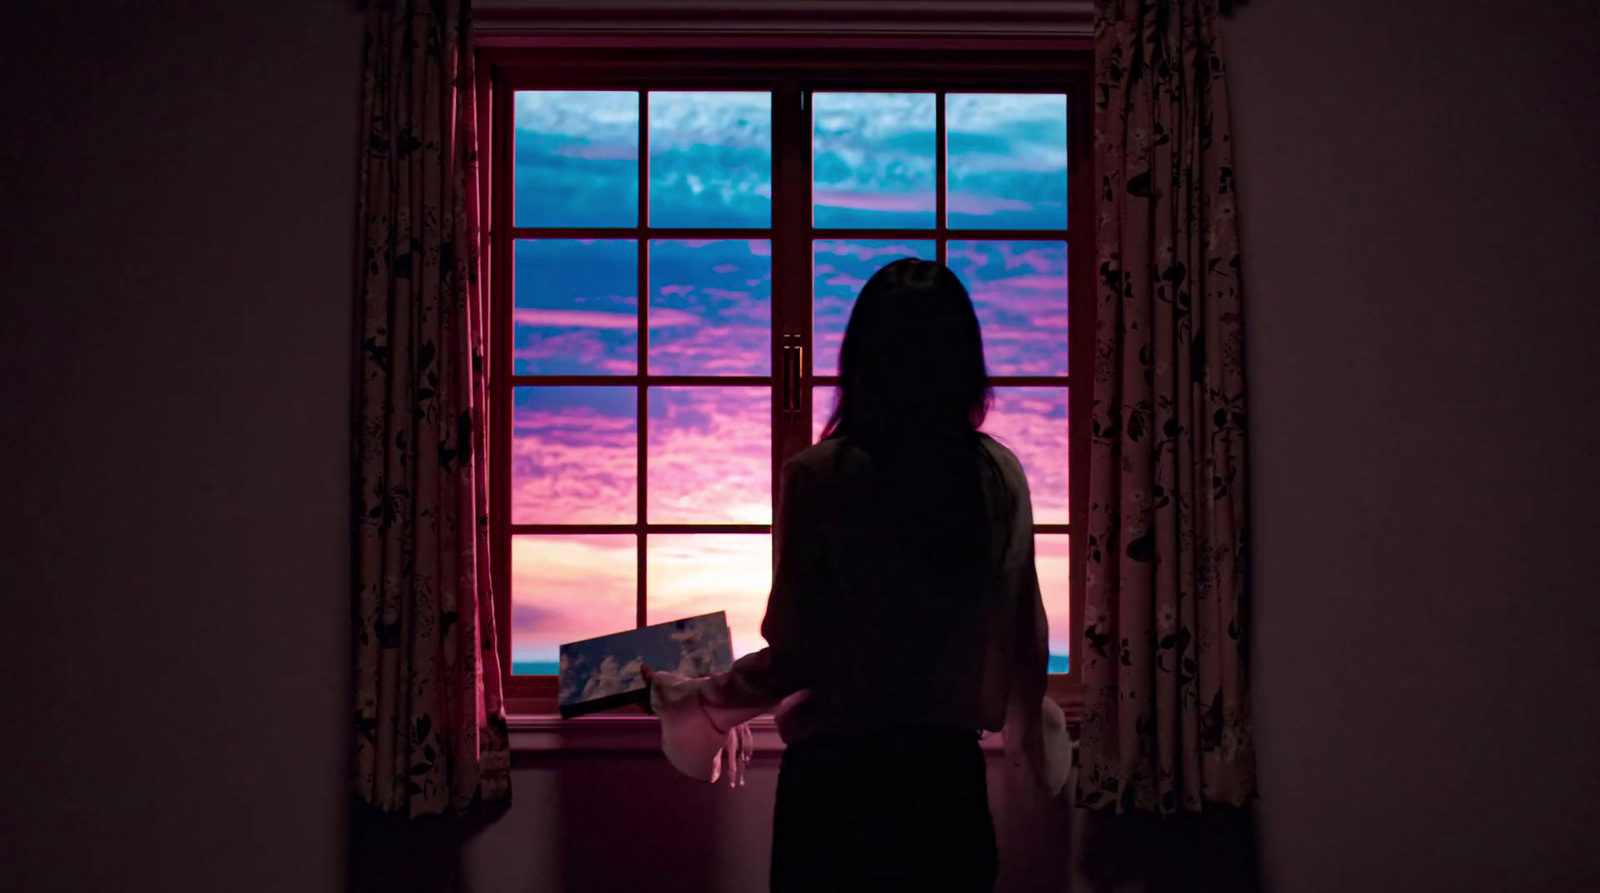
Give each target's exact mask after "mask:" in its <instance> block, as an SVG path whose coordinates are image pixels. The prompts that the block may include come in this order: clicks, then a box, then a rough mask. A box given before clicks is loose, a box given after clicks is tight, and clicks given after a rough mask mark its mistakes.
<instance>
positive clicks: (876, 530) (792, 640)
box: [650, 437, 1071, 795]
mask: <svg viewBox="0 0 1600 893" xmlns="http://www.w3.org/2000/svg"><path fill="white" fill-rule="evenodd" d="M982 449H984V450H985V451H986V452H987V454H988V457H989V458H990V459H991V460H992V461H993V465H994V467H995V468H997V469H998V471H999V475H998V482H997V483H994V482H990V483H986V487H987V488H989V490H988V491H987V492H986V493H985V496H986V497H987V502H988V504H989V505H990V506H992V507H993V508H992V512H993V515H994V516H993V517H991V523H990V524H989V529H990V530H991V531H993V532H994V536H995V542H994V543H993V544H992V545H993V546H994V547H995V548H997V549H1003V554H1004V556H1005V557H1004V560H1003V561H1002V562H1000V563H999V566H998V568H997V570H996V572H995V573H994V574H993V575H992V576H990V577H989V578H988V579H987V580H985V581H979V582H976V583H975V584H974V585H975V586H981V587H983V588H984V590H985V591H984V592H982V593H973V596H974V597H972V598H969V599H965V600H964V604H966V605H968V606H969V607H966V608H963V609H958V610H954V611H952V610H942V611H941V610H936V609H933V608H930V607H929V606H928V605H927V603H926V601H925V599H926V596H927V593H925V592H919V591H917V587H916V586H914V585H904V581H906V580H907V579H908V578H911V577H914V576H916V575H917V574H918V573H919V572H920V573H922V574H923V575H925V574H926V568H925V567H923V568H911V567H909V566H908V562H916V561H919V560H920V561H922V562H924V563H925V562H926V557H925V556H918V555H915V554H912V553H910V552H908V550H906V549H905V548H899V547H897V543H898V542H900V541H899V540H897V538H896V537H895V535H894V530H893V529H892V528H893V527H894V525H895V519H894V518H891V517H885V516H884V513H883V511H882V510H881V509H879V510H876V511H875V510H873V509H872V506H873V505H874V504H875V503H874V501H873V500H872V498H871V497H870V495H869V494H868V492H867V490H866V488H867V487H869V486H871V481H872V476H873V468H872V462H873V460H872V457H871V456H869V455H868V454H867V453H865V452H863V451H862V450H859V449H855V448H853V447H851V446H849V445H848V444H847V442H845V441H843V440H838V439H834V440H826V441H823V442H822V443H820V444H817V445H816V446H814V447H812V448H810V449H808V450H806V451H804V452H802V453H800V454H799V455H798V456H795V457H794V458H793V459H791V460H790V461H789V462H788V463H787V464H786V465H785V466H784V468H783V474H782V476H781V485H780V491H779V504H778V513H777V519H776V523H775V524H774V526H773V548H774V551H775V553H776V559H777V561H776V564H775V567H774V572H773V583H772V593H771V595H770V597H769V599H768V602H767V613H766V617H765V619H764V620H763V621H762V624H761V634H762V636H763V637H764V638H766V640H767V642H768V647H766V648H763V649H761V650H760V651H756V652H754V653H751V654H747V655H745V656H744V657H742V658H740V659H739V660H737V661H735V662H734V664H733V666H732V668H731V669H729V670H728V671H727V672H724V673H720V674H718V675H716V676H711V677H706V678H700V679H688V678H684V677H681V676H677V675H674V674H671V673H658V674H656V676H655V679H654V682H653V683H652V685H651V693H650V699H651V704H652V706H653V708H654V710H655V712H656V713H657V715H659V716H660V717H661V724H662V747H663V750H664V751H665V753H666V755H667V758H668V759H669V760H670V761H671V762H672V764H673V765H674V766H675V767H677V768H678V769H679V771H681V772H683V773H684V774H686V775H689V776H691V777H694V778H699V779H702V780H706V781H715V780H717V779H718V778H719V777H724V776H726V777H728V778H729V780H730V781H738V780H739V778H740V777H741V776H742V766H743V764H744V762H745V761H746V760H748V758H749V748H750V741H751V739H750V733H749V730H748V728H747V727H745V726H744V725H743V724H744V723H745V722H747V721H748V720H750V719H752V718H754V717H756V716H759V715H760V714H762V713H766V712H768V711H775V714H776V720H777V725H778V731H779V734H780V735H782V737H783V740H784V741H785V742H787V743H791V744H792V743H795V742H797V741H803V740H805V739H807V738H810V737H813V736H817V735H826V734H851V733H868V732H873V731H879V730H883V729H887V728H894V727H904V726H931V725H938V726H951V727H956V728H970V729H973V730H975V731H977V730H983V731H990V732H1002V733H1003V735H1004V742H1005V749H1006V753H1007V757H1008V759H1009V760H1010V761H1011V763H1012V765H1013V766H1014V767H1015V768H1017V769H1026V770H1027V771H1028V772H1029V773H1030V774H1031V775H1032V777H1033V778H1034V779H1035V780H1036V781H1037V782H1038V783H1039V784H1040V785H1041V786H1042V787H1043V788H1044V789H1045V790H1046V791H1047V792H1049V793H1050V794H1052V795H1054V794H1055V793H1057V792H1059V791H1060V789H1061V788H1062V786H1063V785H1064V784H1065V782H1066V778H1067V775H1068V771H1069V768H1070V762H1071V743H1070V741H1069V740H1068V738H1067V734H1066V729H1065V725H1064V722H1063V719H1062V714H1061V711H1060V709H1059V708H1058V707H1057V706H1056V705H1055V703H1054V702H1052V701H1051V700H1050V699H1049V698H1048V697H1047V696H1046V692H1045V685H1046V678H1047V676H1046V674H1047V669H1046V668H1047V665H1048V658H1049V654H1048V647H1049V646H1048V638H1047V628H1046V623H1047V622H1046V618H1045V612H1044V604H1043V601H1042V600H1041V598H1040V594H1039V579H1038V574H1037V572H1036V570H1035V567H1034V548H1033V510H1032V506H1031V504H1030V501H1029V496H1028V482H1027V478H1026V477H1025V476H1024V474H1023V470H1022V465H1021V463H1019V462H1018V461H1017V458H1016V456H1015V455H1013V454H1012V453H1011V451H1010V450H1008V449H1006V448H1005V447H1004V446H1001V445H1000V444H999V443H998V442H996V441H994V440H992V439H990V438H988V437H983V438H982ZM985 480H986V481H990V478H989V476H986V477H985ZM927 484H928V486H929V487H937V486H939V482H938V481H929V482H927ZM994 487H998V488H999V490H1000V492H993V488H994ZM724 766H726V767H727V771H725V770H724V768H723V767H724Z"/></svg>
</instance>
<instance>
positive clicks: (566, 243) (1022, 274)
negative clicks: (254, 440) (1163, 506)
mask: <svg viewBox="0 0 1600 893" xmlns="http://www.w3.org/2000/svg"><path fill="white" fill-rule="evenodd" d="M492 72H493V73H492V76H491V77H490V78H489V79H488V80H489V88H488V89H489V92H490V94H491V95H492V102H491V103H489V104H488V111H487V114H488V115H489V116H491V117H490V120H489V121H488V122H487V123H488V126H487V127H485V128H483V129H484V131H485V133H486V135H488V139H487V140H486V149H487V151H488V154H489V156H490V159H491V167H490V170H491V172H492V173H491V179H492V183H493V184H495V185H494V187H493V193H492V195H493V197H494V207H493V209H492V210H491V230H492V238H491V242H492V248H491V251H492V257H491V264H490V266H491V269H492V270H493V271H494V273H493V276H492V284H491V291H492V294H493V299H494V311H493V312H494V314H495V316H494V321H495V325H496V329H495V331H496V335H497V339H496V349H495V351H494V357H493V359H494V362H495V370H494V374H495V389H494V397H495V401H496V404H495V405H496V410H497V418H496V427H495V442H494V444H495V446H494V449H496V450H497V451H498V452H497V456H496V459H495V467H494V471H495V473H494V475H493V481H494V486H495V487H496V491H495V493H494V500H493V503H492V505H491V518H492V523H493V530H494V537H495V540H494V556H495V561H496V577H495V582H496V586H495V592H496V597H497V599H499V603H498V604H497V608H499V609H500V610H499V612H498V614H497V617H498V618H499V619H500V635H501V645H502V649H501V650H502V654H503V655H504V656H505V657H506V664H507V665H506V667H505V670H506V671H507V675H506V677H505V678H506V690H507V695H508V700H509V702H510V706H511V708H512V710H513V712H549V711H550V710H551V707H552V705H553V699H554V693H555V684H554V678H553V675H552V674H554V673H555V672H556V669H557V664H556V660H557V648H558V646H559V644H560V643H561V642H566V641H572V640H575V639H580V638H586V637H589V636H594V635H601V634H604V633H607V632H612V631H615V630H617V629H622V628H626V627H629V626H633V625H636V624H647V623H655V622H661V621H664V620H670V619H673V618H676V617H683V616H688V615H693V614H700V613H705V612H708V611H715V610H724V611H726V612H727V615H728V620H729V624H730V627H731V630H732V633H733V639H734V650H735V653H736V654H743V653H747V652H749V651H752V650H755V649H757V648H759V647H761V645H762V640H761V638H760V634H759V631H758V630H759V625H760V620H761V616H762V614H763V612H764V610H765V606H766V598H767V593H768V589H769V586H770V580H771V567H772V546H771V535H770V531H771V523H772V502H773V495H774V492H773V490H774V481H775V480H776V476H777V471H778V469H779V468H780V467H781V466H782V464H783V462H784V461H785V460H787V459H788V458H789V457H790V456H792V455H794V454H795V453H796V452H799V451H800V450H802V449H804V448H805V447H807V446H809V445H810V444H811V443H812V442H814V439H815V437H816V436H817V433H818V432H819V431H820V429H821V426H822V424H823V423H824V422H825V420H826V418H827V415H828V413H829V411H830V410H831V409H832V405H833V392H834V386H835V385H836V382H837V380H836V378H835V377H834V375H835V372H836V371H837V363H838V348H839V343H840V340H841V339H842V337H843V334H844V328H845V324H846V322H847V321H848V318H849V313H850V308H851V305H852V302H853V300H854V298H855V295H856V292H857V291H858V290H859V288H860V287H861V285H862V283H863V282H864V281H865V279H866V278H867V277H868V276H869V275H870V274H871V273H872V272H873V271H874V270H876V269H877V268H878V267H880V266H882V265H883V264H884V263H887V262H888V261H890V260H893V259H895V258H897V257H904V256H919V257H924V258H929V259H937V260H940V261H943V262H944V263H946V264H947V265H949V266H950V267H951V269H953V270H954V271H955V272H956V273H957V274H958V275H959V276H960V277H961V278H962V280H963V281H964V282H965V283H966V284H967V287H968V289H969V291H970V292H971V294H972V297H973V300H974V302H975V304H976V305H977V308H978V313H979V317H980V320H981V321H982V323H983V329H984V343H985V350H986V354H987V357H988V360H989V366H990V372H991V374H992V375H993V376H994V380H995V385H996V390H995V395H996V399H995V404H994V408H993V411H992V412H991V414H990V417H989V421H988V423H987V424H986V425H985V430H987V431H988V432H989V433H991V434H993V435H994V436H996V437H998V438H999V439H1001V440H1002V441H1003V442H1004V443H1006V444H1007V445H1008V446H1010V447H1011V448H1012V449H1013V450H1014V451H1016V453H1017V454H1018V455H1019V456H1020V457H1021V459H1022V461H1023V463H1024V465H1025V467H1026V468H1027V471H1028V475H1029V480H1030V482H1031V484H1032V487H1033V501H1034V514H1035V521H1036V529H1035V544H1036V548H1037V554H1038V559H1037V560H1038V567H1039V573H1040V579H1041V586H1042V588H1043V590H1044V595H1045V602H1046V606H1047V610H1048V612H1049V615H1050V621H1051V637H1050V638H1051V652H1052V658H1051V670H1052V672H1053V673H1056V674H1059V675H1058V676H1055V677H1053V682H1052V684H1053V689H1054V690H1056V691H1057V692H1058V693H1060V694H1063V695H1070V693H1071V691H1072V690H1073V688H1074V686H1075V685H1076V683H1077V677H1076V674H1075V673H1074V672H1073V670H1072V667H1071V662H1070V660H1069V652H1070V643H1071V642H1072V641H1073V640H1074V638H1075V632H1076V630H1077V629H1078V627H1077V626H1076V625H1075V621H1076V615H1077V613H1078V612H1077V611H1075V610H1074V608H1073V606H1074V605H1075V604H1081V581H1080V580H1076V579H1074V577H1073V574H1072V572H1071V567H1072V566H1073V564H1074V561H1073V558H1074V555H1075V554H1076V551H1077V548H1076V547H1077V546H1079V545H1081V544H1076V543H1075V542H1074V540H1073V538H1072V536H1071V528H1070V519H1071V512H1072V506H1073V505H1074V504H1076V503H1077V501H1078V500H1079V499H1080V498H1081V496H1082V493H1083V488H1082V487H1081V486H1075V484H1074V481H1073V475H1074V474H1076V473H1078V470H1081V469H1082V467H1083V463H1082V462H1081V461H1078V462H1074V461H1073V459H1074V457H1073V455H1072V454H1073V452H1074V451H1075V450H1082V449H1083V448H1084V447H1085V446H1086V444H1087V438H1086V436H1085V435H1084V433H1082V432H1084V428H1085V422H1086V419H1085V418H1084V412H1083V410H1084V409H1086V404H1085V403H1084V397H1083V394H1082V393H1081V392H1080V393H1079V394H1078V395H1077V402H1076V403H1074V402H1073V401H1071V400H1069V393H1070V387H1069V386H1070V385H1071V384H1073V383H1074V376H1081V375H1082V373H1081V372H1080V370H1083V369H1085V368H1086V361H1087V360H1088V356H1087V352H1086V351H1085V350H1084V349H1083V348H1082V347H1080V346H1079V345H1081V344H1082V343H1083V342H1084V339H1085V336H1086V335H1090V334H1091V330H1092V318H1091V319H1090V320H1089V321H1088V322H1089V324H1086V323H1085V321H1084V313H1085V311H1086V309H1088V308H1089V305H1088V304H1087V301H1088V298H1089V296H1090V294H1091V288H1090V286H1091V285H1092V283H1090V282H1088V281H1087V279H1086V277H1087V276H1088V274H1089V272H1090V270H1091V266H1090V263H1091V261H1092V258H1091V257H1090V256H1089V254H1090V252H1092V240H1090V239H1088V238H1084V237H1080V238H1078V239H1077V240H1076V244H1075V243H1074V240H1073V239H1072V238H1071V234H1072V233H1078V234H1080V236H1081V234H1083V233H1084V232H1085V231H1086V230H1087V229H1088V223H1087V221H1086V220H1085V215H1084V212H1083V209H1084V208H1085V202H1084V199H1085V197H1086V189H1087V188H1088V187H1087V184H1086V182H1085V179H1084V174H1085V171H1086V168H1087V165H1086V164H1085V163H1084V161H1083V159H1084V151H1083V150H1084V147H1085V146H1086V144H1087V140H1086V137H1087V135H1088V134H1087V126H1088V121H1089V115H1088V114H1087V112H1088V110H1087V108H1086V101H1085V98H1086V95H1087V94H1086V92H1085V90H1086V84H1087V79H1086V75H1085V70H1084V67H1083V60H1082V59H1081V58H1079V57H1074V56H1073V55H1072V54H1065V53H1061V52H1059V51H1058V52H1054V53H1049V54H1037V53H1028V52H1018V53H1004V54H996V53H994V52H992V51H986V52H967V53H960V54H956V55H955V56H953V57H952V56H950V54H940V57H939V58H932V59H930V55H929V54H926V53H923V54H917V53H900V54H888V53H885V52H882V51H866V52H862V53H859V54H856V55H852V54H850V53H839V52H836V53H830V54H826V55H819V54H805V53H798V52H784V53H778V52H764V53H756V54H751V53H740V52H724V53H718V54H717V55H716V56H714V57H711V56H708V55H705V54H701V55H699V56H689V55H684V54H681V53H672V52H661V51H648V50H638V51H633V52H630V53H629V54H627V55H626V56H621V55H617V54H605V53H600V52H597V51H577V50H570V51H551V50H540V51H539V54H538V56H537V57H529V56H518V55H516V54H514V53H512V54H509V55H507V56H504V57H498V58H497V59H496V64H494V65H493V66H492ZM1069 181H1070V185H1069ZM1090 312H1092V310H1091V311H1090ZM1069 342H1071V344H1070V346H1069ZM1090 343H1092V342H1090ZM1076 380H1077V381H1085V380H1086V377H1078V378H1077V379H1076ZM1078 565H1079V566H1081V562H1078Z"/></svg>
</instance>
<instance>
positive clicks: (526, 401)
mask: <svg viewBox="0 0 1600 893" xmlns="http://www.w3.org/2000/svg"><path fill="white" fill-rule="evenodd" d="M636 393H637V391H635V390H634V389H633V388H604V387H549V388H545V387H538V388H517V389H516V390H515V392H514V394H513V397H512V407H511V523H513V524H632V523H634V521H635V519H636V518H637V516H638V503H637V498H638V497H637V493H636V490H635V487H636V485H637V482H638V479H639V460H638V455H637V449H638V442H639V426H638V421H637V419H636V418H635V416H636V415H637V412H638V404H637V398H636V397H635V394H636Z"/></svg>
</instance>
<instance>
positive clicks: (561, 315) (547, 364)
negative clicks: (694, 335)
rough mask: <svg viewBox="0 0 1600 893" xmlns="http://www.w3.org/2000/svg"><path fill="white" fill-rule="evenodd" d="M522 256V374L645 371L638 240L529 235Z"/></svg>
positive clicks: (518, 257) (517, 332) (518, 353)
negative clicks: (641, 354)
mask: <svg viewBox="0 0 1600 893" xmlns="http://www.w3.org/2000/svg"><path fill="white" fill-rule="evenodd" d="M515 261H516V266H515V268H514V269H513V271H512V272H513V277H514V280H515V289H514V292H515V295H516V311H515V316H516V318H515V326H514V328H513V332H512V337H513V338H514V339H515V341H516V345H515V350H514V362H513V364H512V371H513V372H514V373H515V374H517V375H633V374H635V373H637V372H638V369H639V298H638V294H637V293H638V290H639V274H638V270H639V250H638V243H636V242H634V241H633V240H631V239H522V240H518V241H517V243H516V245H515Z"/></svg>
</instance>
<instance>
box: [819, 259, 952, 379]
mask: <svg viewBox="0 0 1600 893" xmlns="http://www.w3.org/2000/svg"><path fill="white" fill-rule="evenodd" d="M902 257H920V258H922V259H923V260H934V259H935V258H937V257H938V254H937V253H936V250H935V248H934V243H933V240H932V239H857V240H853V241H845V240H842V239H818V240H816V241H815V242H813V243H812V247H811V295H812V300H813V302H814V303H813V304H812V307H811V333H812V336H811V351H812V360H811V369H812V372H813V374H815V375H837V374H838V372H839V345H840V344H841V343H842V342H843V341H844V330H845V326H847V325H848V324H849V322H850V310H851V308H853V307H855V305H856V297H857V296H858V295H859V294H860V293H861V286H863V285H865V284H866V283H867V279H869V278H871V276H872V274H873V273H876V272H878V270H880V269H882V268H883V267H884V266H885V265H886V264H888V263H889V262H890V261H894V260H899V259H900V258H902Z"/></svg>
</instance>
